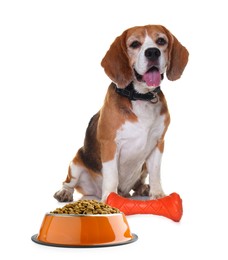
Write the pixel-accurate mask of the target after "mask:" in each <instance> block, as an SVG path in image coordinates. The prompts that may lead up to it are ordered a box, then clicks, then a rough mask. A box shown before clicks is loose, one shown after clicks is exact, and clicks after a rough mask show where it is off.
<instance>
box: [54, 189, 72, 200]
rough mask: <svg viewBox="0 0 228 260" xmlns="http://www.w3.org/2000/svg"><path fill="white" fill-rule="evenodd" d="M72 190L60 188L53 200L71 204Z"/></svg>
mask: <svg viewBox="0 0 228 260" xmlns="http://www.w3.org/2000/svg"><path fill="white" fill-rule="evenodd" d="M73 193H74V189H66V188H62V189H61V190H59V191H57V192H56V193H55V194H54V198H55V199H57V200H58V201H59V202H71V201H73Z"/></svg>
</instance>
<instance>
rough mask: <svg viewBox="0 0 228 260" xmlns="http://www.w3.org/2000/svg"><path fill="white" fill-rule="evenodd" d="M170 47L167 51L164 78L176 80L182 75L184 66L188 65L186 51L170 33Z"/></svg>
mask: <svg viewBox="0 0 228 260" xmlns="http://www.w3.org/2000/svg"><path fill="white" fill-rule="evenodd" d="M169 34H170V38H171V46H170V51H169V64H168V66H167V70H166V76H167V78H168V79H169V80H177V79H179V78H180V76H181V75H182V73H183V71H184V69H185V66H186V65H187V63H188V51H187V49H186V48H185V47H184V46H183V45H181V44H180V42H179V41H178V40H177V39H176V37H175V36H174V35H172V34H171V33H170V32H169Z"/></svg>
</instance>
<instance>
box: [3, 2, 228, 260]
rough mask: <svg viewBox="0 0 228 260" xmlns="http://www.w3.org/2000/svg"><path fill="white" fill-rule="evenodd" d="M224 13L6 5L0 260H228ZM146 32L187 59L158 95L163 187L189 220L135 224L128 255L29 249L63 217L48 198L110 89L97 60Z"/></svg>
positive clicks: (186, 8) (137, 220) (137, 6)
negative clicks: (162, 103) (174, 44)
mask: <svg viewBox="0 0 228 260" xmlns="http://www.w3.org/2000/svg"><path fill="white" fill-rule="evenodd" d="M225 3H226V1H222V0H217V1H211V0H208V1H182V0H180V1H178V0H172V1H170V0H162V1H153V0H150V1H147V0H140V1H132V0H131V1H128V0H124V1H117V0H116V1H94V0H87V1H86V0H85V1H58V0H55V1H49V0H45V1H42V0H39V1H10V0H8V1H1V2H0V120H1V121H0V122H1V127H0V173H1V189H0V198H1V215H0V216H1V225H0V227H1V228H0V246H1V250H0V257H1V259H2V256H3V255H4V259H13V254H16V257H17V258H20V259H21V258H22V257H24V258H25V257H29V258H30V259H42V258H45V259H63V258H64V259H67V258H69V257H75V259H76V258H77V259H90V258H93V259H104V258H107V257H110V256H113V257H115V258H116V259H118V258H119V259H123V257H125V259H126V258H127V257H128V258H129V259H138V258H139V257H141V255H142V254H143V255H145V256H146V258H148V259H162V260H163V259H170V260H173V259H175V260H180V259H207V258H208V257H210V259H227V258H228V252H227V232H228V224H227V220H228V213H227V199H228V196H227V173H228V167H227V146H228V142H227V130H228V127H227V126H228V124H227V111H228V105H227V104H228V102H227V98H228V97H227V88H228V83H227V60H228V53H227V46H228V41H227V39H228V37H227V22H228V19H227V8H226V7H225ZM145 24H162V25H164V26H166V27H167V28H168V29H169V30H170V31H171V32H172V33H173V34H174V35H175V36H176V37H177V38H178V40H179V41H180V42H181V43H182V44H183V45H185V46H186V47H187V49H188V50H189V53H190V57H189V63H188V65H187V67H186V70H185V71H184V74H183V76H182V78H181V79H180V80H178V81H176V82H169V81H168V80H167V79H165V80H164V81H163V84H162V90H163V92H164V94H165V95H166V98H167V101H168V105H169V109H170V113H171V118H172V120H171V125H170V128H169V130H168V132H167V136H166V148H165V152H164V157H163V163H162V182H163V187H164V190H165V192H166V193H167V194H170V193H172V192H177V193H179V194H180V196H181V198H182V199H183V207H184V214H183V218H182V220H181V222H180V223H174V222H173V221H171V220H169V219H167V218H164V217H159V216H154V215H135V216H129V217H127V219H128V222H129V225H130V227H131V231H132V232H133V233H136V234H137V235H138V237H139V239H138V241H137V242H135V243H132V244H129V245H125V246H119V247H109V248H94V249H66V248H54V247H45V246H41V245H37V244H35V243H33V242H32V241H31V239H30V238H31V236H32V235H33V234H36V233H38V231H39V228H40V225H41V222H42V219H43V216H44V214H45V213H46V212H48V211H50V210H53V209H55V208H56V207H57V206H59V204H58V203H57V202H56V201H55V200H54V198H53V197H52V196H53V194H54V192H55V191H57V190H58V189H59V188H60V187H61V183H62V181H63V180H64V179H65V177H66V174H67V168H68V164H69V162H70V160H71V159H72V158H73V156H74V154H75V153H76V151H77V149H78V148H79V147H80V146H81V145H82V143H83V138H84V132H85V128H86V126H87V124H88V121H89V119H90V117H91V116H92V115H93V114H95V113H96V112H97V111H98V110H99V108H100V106H101V105H102V102H103V99H104V95H105V93H106V89H107V87H108V85H109V83H110V80H109V78H108V77H107V76H106V75H105V73H104V71H103V69H102V68H101V66H100V61H101V59H102V58H103V56H104V55H105V53H106V51H107V50H108V48H109V46H110V44H111V43H112V41H113V40H114V39H115V38H116V37H117V36H118V35H120V34H121V33H122V32H123V31H124V30H125V29H127V28H129V27H132V26H136V25H145ZM26 259H27V258H26Z"/></svg>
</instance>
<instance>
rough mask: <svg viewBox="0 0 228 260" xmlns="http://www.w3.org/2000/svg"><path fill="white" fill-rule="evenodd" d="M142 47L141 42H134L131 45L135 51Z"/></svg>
mask: <svg viewBox="0 0 228 260" xmlns="http://www.w3.org/2000/svg"><path fill="white" fill-rule="evenodd" d="M140 46H141V43H140V42H139V41H133V42H132V43H131V44H130V47H131V48H133V49H136V48H138V47H140Z"/></svg>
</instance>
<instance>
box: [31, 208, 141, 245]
mask: <svg viewBox="0 0 228 260" xmlns="http://www.w3.org/2000/svg"><path fill="white" fill-rule="evenodd" d="M137 239H138V237H137V235H135V234H133V233H131V231H130V228H129V225H128V222H127V219H126V216H125V215H124V213H116V214H102V215H101V214H97V215H73V214H72V215H68V214H52V213H48V214H46V215H45V216H44V219H43V223H42V225H41V228H40V231H39V234H36V235H33V236H32V241H34V242H36V243H38V244H42V245H48V246H60V247H61V246H62V247H101V246H115V245H124V244H128V243H131V242H134V241H136V240H137Z"/></svg>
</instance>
